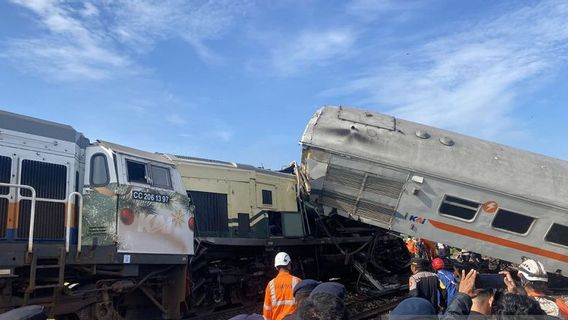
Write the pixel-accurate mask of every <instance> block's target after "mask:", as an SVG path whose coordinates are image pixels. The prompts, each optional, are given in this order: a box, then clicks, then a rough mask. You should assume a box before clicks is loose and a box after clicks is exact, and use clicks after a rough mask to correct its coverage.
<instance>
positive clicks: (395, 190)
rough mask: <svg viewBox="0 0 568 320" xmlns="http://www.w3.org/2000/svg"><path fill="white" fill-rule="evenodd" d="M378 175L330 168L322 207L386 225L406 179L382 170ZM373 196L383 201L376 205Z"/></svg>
mask: <svg viewBox="0 0 568 320" xmlns="http://www.w3.org/2000/svg"><path fill="white" fill-rule="evenodd" d="M379 172H380V174H371V173H368V172H363V171H359V170H354V169H352V168H348V167H343V166H338V165H330V167H329V169H328V172H327V175H326V180H325V182H324V188H323V190H322V193H321V200H320V201H321V203H322V204H323V205H326V206H329V207H332V208H337V209H340V210H343V211H345V212H348V213H350V214H356V215H359V216H361V217H365V218H368V219H372V220H376V221H380V222H382V223H386V224H389V223H390V222H391V221H392V216H393V214H394V212H395V205H394V204H395V203H397V201H398V197H399V196H400V193H401V192H402V189H403V186H404V182H405V180H406V176H405V174H403V173H400V172H397V171H394V170H391V169H387V168H381V170H379ZM338 190H341V191H338ZM342 191H344V192H342ZM370 195H373V197H371V196H370ZM375 196H380V199H383V201H378V200H377V199H379V197H375ZM358 197H359V200H357V199H358Z"/></svg>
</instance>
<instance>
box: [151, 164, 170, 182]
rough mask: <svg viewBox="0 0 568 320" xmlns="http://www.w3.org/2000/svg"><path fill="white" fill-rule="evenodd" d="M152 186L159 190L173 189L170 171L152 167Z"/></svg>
mask: <svg viewBox="0 0 568 320" xmlns="http://www.w3.org/2000/svg"><path fill="white" fill-rule="evenodd" d="M151 168H152V185H153V186H156V187H159V188H171V187H172V179H171V178H170V169H168V168H164V167H159V166H155V165H152V166H151Z"/></svg>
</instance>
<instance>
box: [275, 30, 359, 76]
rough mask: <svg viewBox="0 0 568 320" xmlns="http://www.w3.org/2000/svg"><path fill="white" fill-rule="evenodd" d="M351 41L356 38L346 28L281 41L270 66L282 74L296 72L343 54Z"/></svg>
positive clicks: (314, 32) (304, 33)
mask: <svg viewBox="0 0 568 320" xmlns="http://www.w3.org/2000/svg"><path fill="white" fill-rule="evenodd" d="M355 40H356V35H355V34H354V32H352V31H351V30H349V29H328V30H320V31H304V32H302V33H300V34H299V35H296V36H295V37H294V38H293V39H287V40H286V41H281V42H280V45H277V46H276V47H275V48H274V49H273V51H272V63H273V65H274V67H275V68H276V70H278V71H279V72H280V73H281V74H283V75H290V74H294V73H298V72H300V71H302V70H304V69H305V68H307V67H311V66H323V65H326V64H328V63H330V62H331V61H332V60H335V59H337V58H340V57H341V56H343V55H346V54H347V53H348V52H349V50H350V49H351V48H352V47H353V45H354V44H355Z"/></svg>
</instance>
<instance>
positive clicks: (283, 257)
mask: <svg viewBox="0 0 568 320" xmlns="http://www.w3.org/2000/svg"><path fill="white" fill-rule="evenodd" d="M291 263H292V259H291V258H290V256H289V255H288V254H287V253H286V252H278V253H277V254H276V256H275V257H274V267H275V268H276V269H278V271H290V269H291Z"/></svg>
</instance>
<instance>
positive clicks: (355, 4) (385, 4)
mask: <svg viewBox="0 0 568 320" xmlns="http://www.w3.org/2000/svg"><path fill="white" fill-rule="evenodd" d="M421 5H424V3H423V2H419V1H415V0H404V1H401V0H352V1H350V2H348V3H347V5H346V11H347V12H348V13H350V14H352V15H355V16H357V17H359V18H363V19H365V20H375V19H377V18H380V17H384V16H385V15H388V16H389V18H392V17H393V16H397V18H399V17H398V16H400V15H407V14H409V13H410V12H411V11H413V10H414V9H416V8H418V7H419V6H421Z"/></svg>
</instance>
